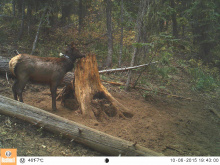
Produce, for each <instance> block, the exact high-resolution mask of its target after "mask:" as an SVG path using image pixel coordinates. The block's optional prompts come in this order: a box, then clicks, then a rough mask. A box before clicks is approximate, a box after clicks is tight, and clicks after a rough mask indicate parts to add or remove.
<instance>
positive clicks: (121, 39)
mask: <svg viewBox="0 0 220 165" xmlns="http://www.w3.org/2000/svg"><path fill="white" fill-rule="evenodd" d="M123 12H124V11H123V0H121V38H120V49H119V59H118V66H119V67H121V59H122V51H123Z"/></svg>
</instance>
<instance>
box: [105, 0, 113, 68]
mask: <svg viewBox="0 0 220 165" xmlns="http://www.w3.org/2000/svg"><path fill="white" fill-rule="evenodd" d="M111 3H112V1H111V0H106V4H107V5H106V17H107V19H106V20H107V34H108V56H107V60H106V66H107V67H111V65H112V54H113V39H112V18H111V10H112V5H111Z"/></svg>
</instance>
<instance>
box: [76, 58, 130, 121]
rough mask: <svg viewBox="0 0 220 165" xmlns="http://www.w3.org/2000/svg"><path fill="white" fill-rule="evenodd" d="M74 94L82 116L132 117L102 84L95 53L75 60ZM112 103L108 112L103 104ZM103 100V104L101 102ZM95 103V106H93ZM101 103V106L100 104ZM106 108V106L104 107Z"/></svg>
mask: <svg viewBox="0 0 220 165" xmlns="http://www.w3.org/2000/svg"><path fill="white" fill-rule="evenodd" d="M74 85H75V96H76V98H77V101H78V102H79V104H80V107H81V112H82V114H83V115H84V116H87V117H89V118H92V119H97V118H99V120H102V118H103V117H104V118H106V117H107V116H106V114H107V115H108V116H119V117H123V118H125V117H132V116H133V114H132V113H131V112H130V111H129V110H128V109H127V108H126V107H125V106H123V105H122V104H121V103H119V102H118V101H117V100H116V99H115V98H114V97H113V96H112V95H111V94H110V93H109V92H108V90H107V89H106V88H105V87H104V86H103V85H102V83H101V81H100V77H99V71H98V66H97V61H96V57H95V55H91V54H90V55H88V56H87V57H86V58H83V59H81V60H80V61H78V62H77V65H76V69H75V84H74ZM106 101H107V104H110V105H112V108H108V109H109V110H108V113H106V112H105V111H104V110H103V109H105V108H106V107H105V106H104V105H106ZM103 102H105V103H104V104H102V103H103ZM93 104H95V106H93ZM100 104H101V106H100ZM97 107H99V108H97ZM106 109H107V108H106Z"/></svg>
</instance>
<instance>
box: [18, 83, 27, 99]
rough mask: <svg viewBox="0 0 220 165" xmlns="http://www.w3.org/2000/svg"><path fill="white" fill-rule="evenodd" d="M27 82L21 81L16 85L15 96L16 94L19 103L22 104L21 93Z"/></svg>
mask: <svg viewBox="0 0 220 165" xmlns="http://www.w3.org/2000/svg"><path fill="white" fill-rule="evenodd" d="M27 81H28V80H27V79H23V80H22V81H19V82H18V84H17V94H18V97H19V101H20V102H23V97H22V93H23V90H24V87H25V85H26V84H27Z"/></svg>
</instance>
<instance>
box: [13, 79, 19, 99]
mask: <svg viewBox="0 0 220 165" xmlns="http://www.w3.org/2000/svg"><path fill="white" fill-rule="evenodd" d="M17 82H18V81H17V80H15V81H14V84H13V85H12V92H13V95H14V99H15V100H18V94H17V90H16V89H17Z"/></svg>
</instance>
